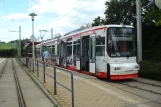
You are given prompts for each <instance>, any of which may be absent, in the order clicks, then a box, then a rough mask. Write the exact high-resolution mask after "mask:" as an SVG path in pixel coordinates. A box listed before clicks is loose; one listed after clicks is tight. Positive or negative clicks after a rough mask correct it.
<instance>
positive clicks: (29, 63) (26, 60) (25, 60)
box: [19, 58, 74, 107]
mask: <svg viewBox="0 0 161 107" xmlns="http://www.w3.org/2000/svg"><path fill="white" fill-rule="evenodd" d="M19 60H20V61H21V62H22V63H23V64H25V65H26V66H27V67H28V68H29V69H30V71H33V73H34V72H35V70H34V67H33V66H34V65H35V67H36V68H35V69H36V71H37V77H39V71H42V72H43V82H44V83H45V82H46V75H47V76H49V77H50V78H52V79H54V83H53V84H54V95H56V94H57V84H59V85H60V86H62V87H63V88H65V89H67V90H68V91H70V92H71V94H72V107H74V79H73V73H72V71H71V70H68V69H64V68H61V67H58V66H55V65H54V64H52V63H45V62H44V61H39V60H35V64H34V60H33V59H31V58H19ZM40 65H41V66H42V67H43V70H40V69H39V66H40ZM46 65H48V66H49V65H50V66H53V72H54V75H53V76H51V75H50V74H48V73H46ZM31 69H32V70H31ZM57 69H59V70H63V71H66V72H68V73H70V79H71V81H70V82H71V88H68V87H66V86H65V85H63V84H61V83H60V82H58V81H57Z"/></svg>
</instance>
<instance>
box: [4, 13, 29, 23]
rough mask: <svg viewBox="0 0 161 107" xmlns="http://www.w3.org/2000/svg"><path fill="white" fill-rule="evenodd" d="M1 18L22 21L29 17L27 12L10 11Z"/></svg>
mask: <svg viewBox="0 0 161 107" xmlns="http://www.w3.org/2000/svg"><path fill="white" fill-rule="evenodd" d="M2 19H3V20H4V21H24V20H28V19H30V17H29V16H28V14H24V13H12V14H8V15H7V16H3V17H2Z"/></svg>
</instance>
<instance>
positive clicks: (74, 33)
mask: <svg viewBox="0 0 161 107" xmlns="http://www.w3.org/2000/svg"><path fill="white" fill-rule="evenodd" d="M108 27H128V28H133V26H131V25H102V26H95V27H91V28H80V29H76V30H73V31H70V32H68V33H66V34H64V35H63V36H61V37H59V38H66V37H69V36H72V35H76V34H79V33H82V32H86V31H88V30H94V29H99V28H108ZM57 39H58V38H54V39H51V40H48V41H45V42H44V44H46V43H50V42H53V41H56V40H57ZM41 45H42V42H41V43H40V44H38V45H36V46H41Z"/></svg>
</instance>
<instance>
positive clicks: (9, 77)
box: [1, 75, 14, 82]
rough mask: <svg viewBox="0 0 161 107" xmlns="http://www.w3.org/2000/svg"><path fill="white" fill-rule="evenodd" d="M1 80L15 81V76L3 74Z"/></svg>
mask: <svg viewBox="0 0 161 107" xmlns="http://www.w3.org/2000/svg"><path fill="white" fill-rule="evenodd" d="M1 81H2V82H4V81H6V82H7V81H14V77H12V76H4V75H3V76H2V77H1Z"/></svg>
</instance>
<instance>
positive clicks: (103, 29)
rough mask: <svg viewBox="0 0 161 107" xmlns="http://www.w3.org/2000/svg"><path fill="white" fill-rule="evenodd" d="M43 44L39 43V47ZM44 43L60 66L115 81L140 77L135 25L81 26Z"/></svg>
mask: <svg viewBox="0 0 161 107" xmlns="http://www.w3.org/2000/svg"><path fill="white" fill-rule="evenodd" d="M41 46H42V44H39V45H37V46H36V48H37V49H38V48H40V47H41ZM44 46H46V47H48V48H50V50H49V52H50V53H51V55H52V57H53V56H54V57H53V58H52V59H55V61H56V64H57V65H59V66H63V67H66V68H67V69H70V70H74V71H81V72H82V73H85V74H90V75H93V76H96V77H100V78H109V79H113V80H118V79H129V78H136V77H138V70H139V65H138V64H137V62H136V35H135V34H134V29H133V26H127V25H105V26H97V27H92V28H87V29H79V30H75V31H72V32H69V33H67V34H65V35H64V36H62V37H61V38H59V39H54V40H50V41H47V42H44ZM53 47H54V49H53ZM51 49H53V50H54V51H51ZM39 50H40V49H39Z"/></svg>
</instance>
